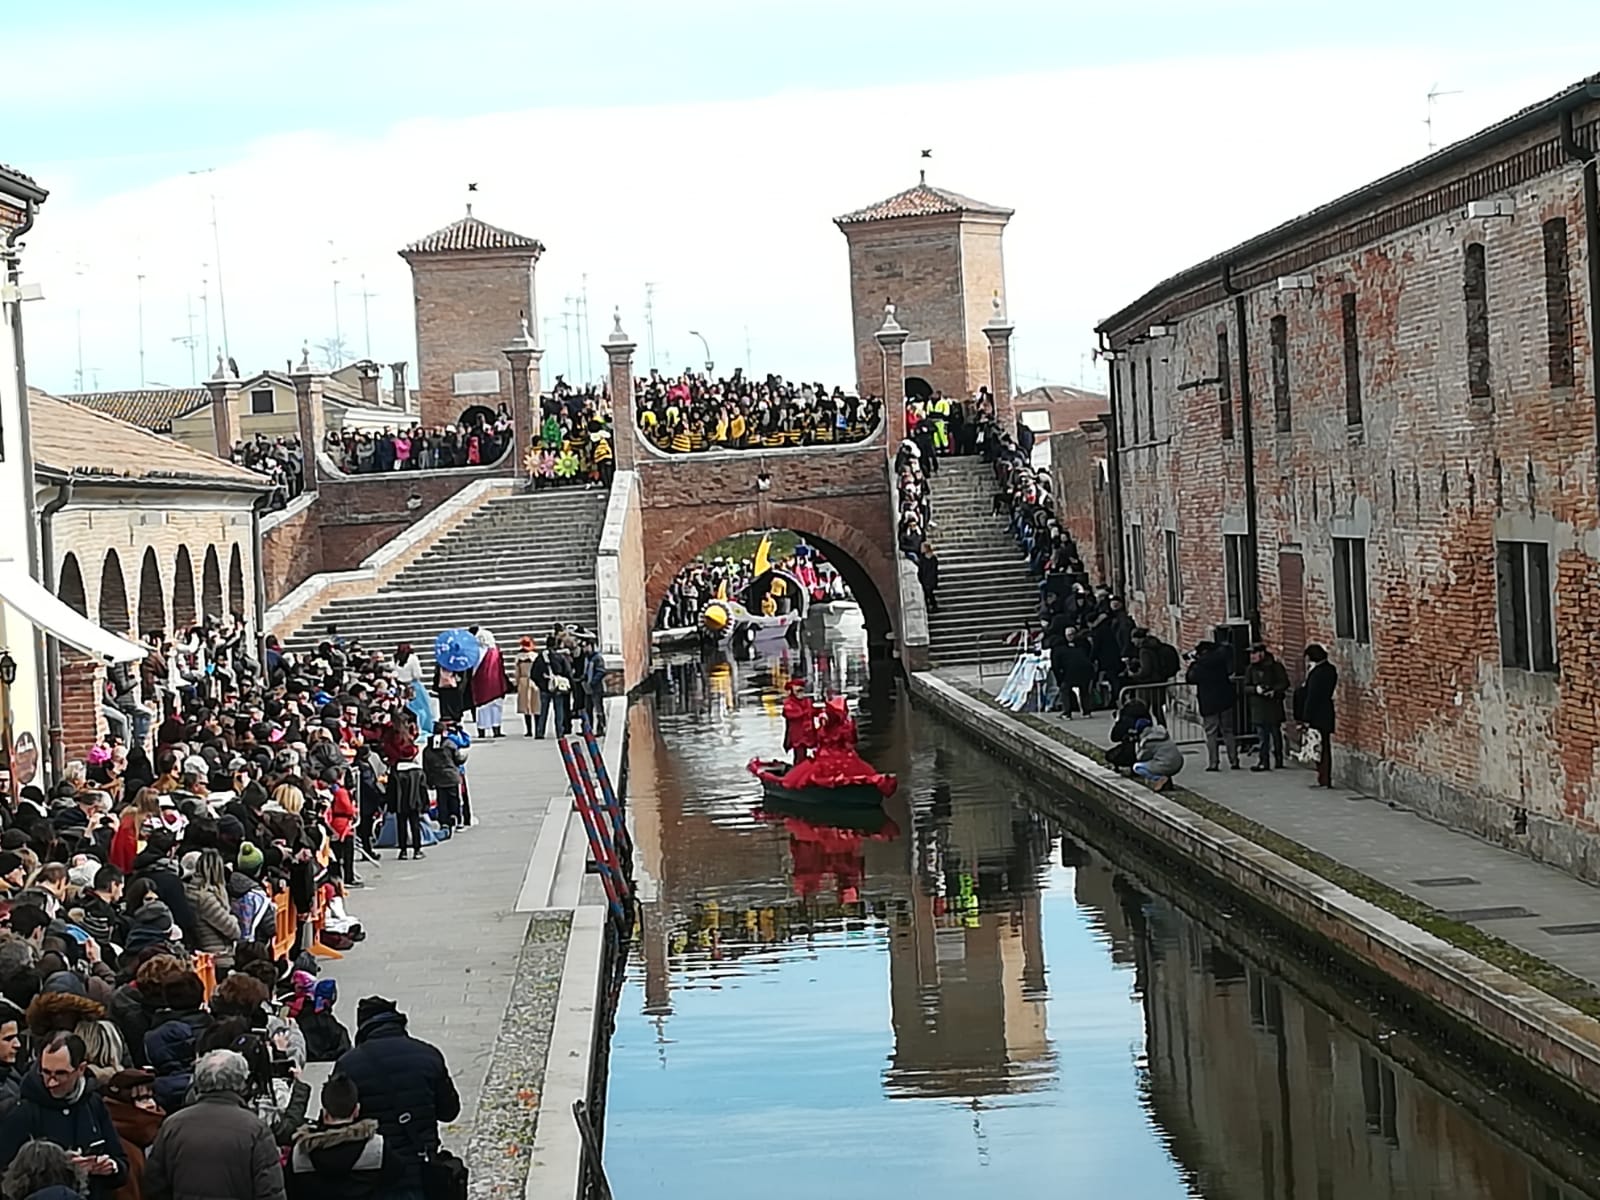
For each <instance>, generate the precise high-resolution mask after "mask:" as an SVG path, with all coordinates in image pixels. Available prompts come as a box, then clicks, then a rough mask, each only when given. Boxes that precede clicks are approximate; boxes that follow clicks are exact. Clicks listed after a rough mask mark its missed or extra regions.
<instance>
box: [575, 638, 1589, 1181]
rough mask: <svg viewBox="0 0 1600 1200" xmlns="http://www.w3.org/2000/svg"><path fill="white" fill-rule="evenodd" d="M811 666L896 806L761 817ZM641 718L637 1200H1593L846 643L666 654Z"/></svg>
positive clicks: (629, 1169) (1420, 1052)
mask: <svg viewBox="0 0 1600 1200" xmlns="http://www.w3.org/2000/svg"><path fill="white" fill-rule="evenodd" d="M791 672H796V673H804V674H805V675H806V676H807V677H808V678H809V679H810V680H811V681H812V682H813V683H814V684H824V683H825V684H827V685H828V686H831V687H833V688H835V689H837V690H839V691H842V692H845V693H846V694H849V695H850V696H852V698H853V699H855V700H857V701H858V703H859V708H860V721H859V723H860V727H861V734H862V736H861V746H860V748H861V752H862V754H863V756H864V757H866V758H867V759H869V760H871V761H872V762H874V763H876V764H877V765H878V766H879V767H880V769H883V770H890V771H895V772H897V773H898V774H899V776H900V779H901V787H900V789H899V791H898V793H897V794H896V795H895V796H894V797H892V798H891V799H890V800H889V801H888V802H887V803H886V804H885V806H884V811H883V813H882V814H880V815H878V816H876V817H873V818H869V819H861V818H860V817H859V816H856V817H852V816H851V815H849V814H843V813H835V814H827V813H824V814H821V815H819V816H817V817H816V819H811V820H807V819H802V818H800V817H798V816H796V815H793V814H780V813H772V812H763V811H762V809H761V804H760V798H761V797H760V791H759V788H758V787H757V785H756V784H755V782H754V780H753V779H751V777H750V776H749V775H748V774H747V773H746V772H745V763H746V762H747V761H748V760H749V759H750V758H752V757H755V756H763V757H767V756H777V755H778V754H780V753H781V743H782V722H781V719H780V717H779V713H778V705H779V703H780V699H781V694H782V690H783V681H784V679H785V678H786V677H787V676H788V675H789V674H790V673H791ZM630 720H631V721H632V722H633V725H632V728H631V730H630V733H631V736H632V751H631V757H630V763H629V769H630V773H631V774H630V787H629V790H630V794H631V804H632V811H633V816H634V820H635V822H636V830H637V833H636V847H635V858H636V866H637V867H638V868H639V869H640V872H641V877H642V878H641V885H640V891H641V896H642V898H643V899H644V905H643V909H644V917H643V927H642V930H641V934H640V943H639V945H637V946H636V947H635V953H634V955H633V959H632V962H631V965H630V968H629V975H628V980H627V984H626V987H625V991H624V994H623V998H622V1003H621V1009H620V1011H619V1013H618V1017H617V1029H616V1036H615V1040H614V1043H613V1050H612V1059H611V1076H610V1088H609V1101H608V1104H609V1107H608V1113H607V1118H606V1120H607V1133H606V1153H605V1158H606V1170H607V1174H608V1177H609V1179H610V1182H611V1186H612V1189H613V1192H614V1193H615V1195H616V1196H618V1197H619V1198H620V1200H638V1198H640V1197H648V1196H671V1197H694V1198H696V1200H749V1198H751V1197H757V1198H759V1200H819V1198H827V1200H851V1198H854V1197H869V1196H876V1197H890V1198H896V1197H904V1198H905V1200H942V1198H944V1197H950V1198H956V1197H961V1198H963V1200H965V1198H968V1197H972V1196H975V1195H982V1196H1004V1195H1006V1194H1007V1193H1008V1191H1014V1192H1015V1193H1016V1194H1022V1192H1023V1189H1026V1194H1028V1195H1047V1196H1060V1197H1074V1198H1076V1197H1114V1198H1116V1200H1147V1198H1148V1200H1167V1198H1177V1197H1204V1198H1206V1200H1224V1198H1228V1200H1232V1198H1235V1197H1237V1198H1249V1200H1256V1198H1261V1200H1297V1198H1299V1200H1380V1198H1385V1197H1417V1198H1421V1197H1428V1198H1434V1197H1438V1198H1445V1197H1449V1198H1450V1200H1479V1198H1482V1200H1575V1198H1577V1197H1580V1196H1581V1197H1594V1196H1600V1188H1597V1187H1596V1185H1595V1184H1594V1183H1593V1182H1592V1180H1593V1174H1594V1172H1593V1168H1592V1166H1591V1165H1590V1164H1591V1163H1592V1161H1593V1160H1592V1158H1590V1157H1586V1154H1589V1155H1592V1154H1593V1152H1594V1148H1593V1147H1592V1146H1588V1145H1581V1144H1576V1143H1575V1141H1574V1138H1573V1137H1572V1136H1571V1135H1566V1134H1559V1133H1556V1132H1553V1131H1552V1130H1551V1129H1550V1128H1547V1127H1546V1126H1545V1125H1543V1124H1541V1122H1540V1120H1539V1119H1538V1117H1537V1115H1536V1114H1530V1113H1528V1112H1525V1111H1522V1110H1520V1109H1519V1108H1518V1107H1517V1106H1516V1105H1515V1104H1513V1103H1512V1102H1511V1101H1509V1100H1508V1099H1506V1097H1505V1095H1504V1094H1503V1092H1502V1090H1501V1089H1500V1087H1499V1085H1498V1081H1497V1080H1496V1079H1495V1078H1494V1076H1493V1073H1492V1072H1490V1071H1489V1070H1488V1069H1487V1068H1483V1067H1481V1066H1479V1065H1477V1064H1474V1063H1469V1062H1465V1061H1456V1060H1453V1059H1452V1058H1451V1057H1450V1056H1448V1055H1446V1054H1444V1053H1443V1052H1442V1051H1438V1050H1436V1049H1434V1048H1431V1047H1430V1046H1429V1045H1428V1043H1427V1042H1426V1041H1425V1040H1423V1039H1421V1038H1418V1037H1414V1036H1413V1035H1411V1034H1410V1033H1408V1032H1407V1031H1406V1030H1405V1029H1404V1027H1403V1025H1402V1024H1401V1023H1400V1022H1399V1020H1398V1019H1397V1018H1395V1017H1394V1016H1393V1015H1392V1014H1385V1013H1383V1012H1381V1011H1379V1010H1378V1009H1377V1008H1376V1007H1374V1005H1373V1004H1372V1003H1371V1002H1369V1001H1366V1000H1363V999H1362V998H1361V997H1360V995H1359V994H1353V993H1358V992H1359V989H1358V988H1356V987H1355V985H1353V984H1350V983H1347V982H1346V983H1341V982H1340V981H1337V980H1333V979H1329V978H1326V977H1324V976H1322V975H1321V974H1320V973H1319V972H1318V971H1317V970H1316V969H1315V968H1314V967H1311V966H1308V965H1307V960H1305V959H1303V958H1301V957H1298V956H1297V955H1295V954H1293V953H1291V952H1290V951H1289V950H1287V949H1286V948H1284V947H1282V946H1277V945H1274V943H1273V940H1272V939H1270V938H1268V937H1263V936H1258V935H1256V934H1253V933H1251V932H1250V930H1248V929H1247V928H1245V925H1246V922H1245V921H1243V920H1242V919H1235V916H1234V914H1232V913H1230V912H1228V911H1226V909H1219V908H1218V906H1217V901H1216V900H1215V899H1212V900H1210V901H1208V900H1206V899H1205V898H1197V897H1194V896H1192V895H1185V894H1184V893H1183V891H1182V890H1181V888H1180V887H1179V885H1177V884H1176V883H1173V882H1169V881H1166V880H1163V879H1162V877H1161V872H1160V871H1159V869H1157V868H1152V867H1150V866H1148V865H1146V864H1142V863H1140V862H1138V861H1136V859H1135V858H1134V857H1133V854H1132V851H1130V850H1128V849H1127V848H1126V847H1124V848H1120V849H1119V848H1118V847H1117V846H1115V845H1112V844H1110V843H1108V842H1106V840H1105V838H1104V835H1103V834H1097V833H1096V831H1095V830H1094V828H1093V827H1092V826H1089V825H1086V824H1083V823H1081V822H1080V820H1079V819H1078V817H1076V816H1075V815H1074V810H1073V809H1072V806H1071V803H1070V801H1068V800H1066V799H1065V798H1063V797H1060V796H1044V795H1041V794H1040V792H1039V789H1038V788H1036V787H1034V786H1032V785H1030V784H1028V783H1026V782H1025V781H1023V780H1022V779H1021V778H1020V777H1018V776H1016V775H1014V774H1013V773H1011V772H1010V771H1008V770H1007V769H1006V768H1004V767H1003V766H1002V765H1001V764H999V763H997V762H995V761H994V760H992V759H990V758H988V757H987V756H985V755H984V754H983V753H982V752H981V751H979V750H978V749H976V748H975V747H973V746H972V745H971V744H969V743H967V742H965V741H964V740H963V739H962V738H961V737H960V736H959V735H957V734H956V733H954V731H952V730H950V729H949V728H947V727H945V726H942V725H940V724H939V723H937V722H935V721H934V720H933V719H932V718H929V717H927V716H925V715H922V714H918V713H916V712H913V711H912V710H911V706H910V704H909V703H908V702H907V701H906V700H905V698H904V696H903V695H900V696H896V695H895V694H894V692H893V691H892V690H886V689H882V688H879V689H874V688H873V687H872V686H870V685H869V681H868V675H867V669H866V661H865V648H864V644H863V642H862V639H861V637H860V633H859V629H858V628H856V627H854V626H853V625H852V624H851V623H850V622H848V621H847V622H845V623H844V625H843V627H842V628H839V629H837V630H835V631H834V632H833V633H832V634H831V635H830V637H829V639H828V644H826V645H825V646H824V647H823V648H822V649H820V650H817V651H814V652H813V651H811V650H808V649H806V648H804V647H801V648H797V649H794V650H788V649H785V650H784V651H783V652H782V653H780V654H775V655H773V656H770V657H761V656H760V655H759V654H758V655H757V656H756V657H755V658H753V659H751V660H750V661H746V662H733V661H728V660H725V659H718V660H716V661H713V662H709V663H702V662H700V661H698V660H695V661H685V662H679V663H673V664H669V665H668V666H667V667H666V668H664V671H663V678H662V688H661V691H660V692H659V694H658V696H657V698H656V700H655V701H654V703H653V704H636V705H634V706H633V709H632V712H631V714H630ZM1096 839H1097V840H1098V841H1099V843H1100V844H1098V845H1097V844H1094V843H1095V840H1096Z"/></svg>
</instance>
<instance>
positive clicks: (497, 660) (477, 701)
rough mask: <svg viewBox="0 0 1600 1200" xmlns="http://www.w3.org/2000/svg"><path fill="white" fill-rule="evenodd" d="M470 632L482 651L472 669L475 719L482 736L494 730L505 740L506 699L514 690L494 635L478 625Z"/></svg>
mask: <svg viewBox="0 0 1600 1200" xmlns="http://www.w3.org/2000/svg"><path fill="white" fill-rule="evenodd" d="M469 632H470V633H471V634H472V635H473V636H474V637H476V638H477V639H478V646H479V648H480V649H481V650H482V651H483V654H482V656H481V657H480V658H479V659H478V665H477V666H475V667H473V668H472V683H471V687H472V705H473V717H472V719H473V721H474V723H475V724H476V725H477V726H478V736H479V737H483V736H484V735H485V734H486V733H487V732H489V731H491V730H492V731H493V733H494V736H495V737H497V738H503V737H505V733H504V732H502V730H501V728H500V723H501V722H502V721H503V720H504V719H505V718H504V713H505V696H506V693H507V692H509V691H510V690H511V683H510V681H509V680H507V679H506V666H505V661H504V660H503V659H502V658H501V657H500V647H499V646H497V645H495V640H494V634H492V633H490V632H489V630H487V629H480V628H478V627H477V626H473V627H472V628H471V629H470V630H469Z"/></svg>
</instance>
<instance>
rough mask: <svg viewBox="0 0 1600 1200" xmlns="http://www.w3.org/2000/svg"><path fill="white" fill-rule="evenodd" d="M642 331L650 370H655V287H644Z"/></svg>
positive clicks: (649, 285)
mask: <svg viewBox="0 0 1600 1200" xmlns="http://www.w3.org/2000/svg"><path fill="white" fill-rule="evenodd" d="M644 331H645V341H646V344H647V347H648V349H649V352H650V369H651V370H652V371H654V370H655V369H656V285H655V284H653V283H646V284H645V285H644Z"/></svg>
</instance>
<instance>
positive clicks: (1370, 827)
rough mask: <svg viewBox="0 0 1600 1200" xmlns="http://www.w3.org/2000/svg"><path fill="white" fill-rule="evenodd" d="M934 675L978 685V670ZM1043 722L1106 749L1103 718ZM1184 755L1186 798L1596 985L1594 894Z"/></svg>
mask: <svg viewBox="0 0 1600 1200" xmlns="http://www.w3.org/2000/svg"><path fill="white" fill-rule="evenodd" d="M937 674H939V675H940V676H941V677H943V678H947V679H950V680H951V681H952V682H959V683H963V684H966V685H967V686H973V685H977V684H979V679H978V672H977V670H976V669H975V668H966V669H963V668H951V669H945V670H941V671H939V672H937ZM1004 682H1005V679H1004V675H1003V674H1000V673H997V671H996V670H995V669H992V668H991V669H990V670H988V671H986V673H985V678H984V679H983V681H982V684H981V686H982V687H983V689H984V690H985V691H987V692H989V693H990V694H991V695H992V694H993V693H994V692H996V691H997V690H998V689H999V688H1000V686H1001V685H1002V684H1003V683H1004ZM1046 716H1047V717H1048V719H1050V720H1052V721H1055V722H1058V723H1059V724H1060V725H1061V726H1062V728H1064V729H1068V730H1071V731H1072V732H1073V733H1074V734H1076V735H1077V736H1079V737H1081V738H1083V739H1085V740H1087V741H1091V742H1094V743H1096V744H1097V745H1100V746H1108V745H1110V730H1111V718H1110V714H1109V713H1108V714H1105V716H1104V717H1102V716H1100V715H1096V716H1094V717H1090V718H1083V717H1080V718H1078V719H1076V720H1068V719H1067V718H1065V717H1063V716H1060V715H1058V714H1046ZM1185 753H1186V763H1185V766H1184V771H1183V774H1182V775H1181V776H1179V779H1178V782H1179V783H1181V784H1182V785H1183V787H1185V788H1187V789H1188V790H1189V791H1192V792H1195V793H1196V794H1198V795H1200V796H1203V797H1205V798H1206V799H1207V800H1209V801H1211V802H1212V803H1214V804H1218V805H1222V806H1224V807H1227V808H1231V809H1233V810H1234V811H1236V812H1238V813H1240V814H1241V815H1243V816H1246V817H1248V818H1250V819H1251V820H1253V821H1256V822H1258V823H1259V824H1261V825H1264V826H1266V827H1267V828H1268V829H1271V830H1272V831H1273V832H1275V833H1278V834H1280V835H1282V836H1284V837H1287V838H1292V839H1293V840H1294V841H1297V842H1299V843H1300V844H1301V845H1304V846H1307V847H1309V848H1310V849H1312V850H1316V851H1318V852H1320V853H1322V854H1325V855H1327V856H1328V857H1329V858H1332V859H1335V860H1337V861H1338V862H1341V863H1344V864H1346V865H1347V866H1350V867H1352V868H1354V869H1355V870H1357V871H1360V872H1362V873H1363V874H1366V875H1368V876H1370V877H1371V878H1373V879H1376V880H1378V881H1379V882H1380V883H1384V884H1387V885H1388V886H1389V887H1392V888H1394V889H1395V890H1396V891H1398V892H1402V893H1404V894H1406V895H1408V896H1411V897H1412V898H1414V899H1416V900H1419V901H1421V902H1422V903H1424V904H1426V905H1429V906H1430V907H1432V908H1435V909H1438V910H1439V911H1441V912H1443V913H1445V914H1447V915H1449V916H1452V917H1454V918H1456V919H1458V920H1462V921H1465V922H1467V923H1469V924H1471V925H1474V926H1476V927H1478V928H1480V929H1482V930H1483V931H1484V932H1485V933H1489V934H1492V935H1493V936H1495V937H1498V938H1500V939H1502V940H1504V941H1506V942H1509V943H1511V944H1512V945H1514V946H1517V947H1519V948H1521V949H1523V950H1525V951H1527V952H1528V953H1530V954H1536V955H1538V956H1539V957H1540V958H1542V959H1544V960H1546V961H1547V962H1551V963H1554V964H1556V965H1557V966H1559V967H1562V968H1563V969H1565V970H1567V971H1569V972H1571V973H1572V974H1573V975H1577V976H1579V977H1580V978H1583V979H1586V980H1588V981H1590V982H1592V983H1595V984H1596V985H1597V986H1600V889H1596V888H1594V887H1592V886H1590V885H1589V884H1587V883H1584V882H1582V881H1581V880H1578V879H1576V878H1574V877H1573V876H1571V875H1568V874H1567V873H1566V872H1564V871H1561V870H1558V869H1557V868H1555V867H1549V866H1545V865H1543V864H1541V863H1537V862H1535V861H1533V860H1532V859H1530V858H1527V857H1525V856H1524V855H1521V854H1518V853H1516V852H1515V851H1512V850H1506V849H1502V848H1501V847H1498V846H1494V845H1491V844H1490V843H1488V842H1485V841H1482V840H1480V839H1479V838H1477V837H1474V836H1472V835H1471V834H1466V833H1458V832H1456V831H1455V830H1452V829H1448V828H1446V827H1445V826H1443V825H1440V824H1437V823H1436V822H1433V821H1430V820H1428V819H1427V818H1425V817H1422V816H1418V815H1417V814H1416V813H1414V812H1412V811H1410V810H1408V809H1406V808H1403V807H1400V806H1398V805H1391V804H1389V803H1387V802H1385V801H1381V800H1377V799H1374V798H1373V797H1370V796H1365V795H1362V794H1361V793H1359V792H1353V791H1349V790H1346V789H1344V788H1338V787H1335V788H1334V789H1333V790H1331V791H1326V792H1324V791H1319V790H1315V789H1313V788H1312V786H1311V785H1312V782H1313V776H1312V773H1311V772H1310V771H1309V770H1306V769H1303V768H1295V767H1290V768H1289V769H1287V770H1285V771H1282V772H1278V771H1273V772H1270V773H1264V774H1257V773H1254V772H1252V771H1250V770H1249V769H1248V760H1247V766H1246V767H1245V768H1244V769H1241V770H1239V771H1230V770H1229V769H1228V767H1227V765H1226V761H1224V765H1223V768H1222V770H1221V771H1219V772H1216V773H1214V774H1211V773H1207V772H1206V771H1204V770H1203V768H1204V766H1205V748H1204V747H1194V746H1191V747H1186V748H1185Z"/></svg>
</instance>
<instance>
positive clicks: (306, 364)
mask: <svg viewBox="0 0 1600 1200" xmlns="http://www.w3.org/2000/svg"><path fill="white" fill-rule="evenodd" d="M295 369H296V370H297V371H299V372H300V374H302V375H309V374H311V347H310V346H309V345H307V344H306V343H305V342H301V343H300V365H299V366H298V367H297V368H295Z"/></svg>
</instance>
